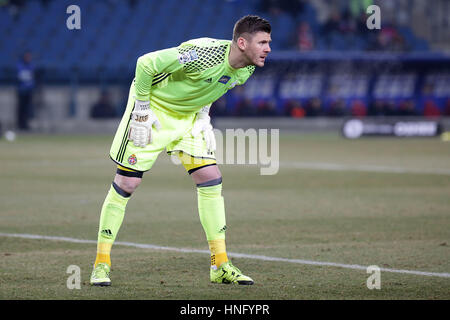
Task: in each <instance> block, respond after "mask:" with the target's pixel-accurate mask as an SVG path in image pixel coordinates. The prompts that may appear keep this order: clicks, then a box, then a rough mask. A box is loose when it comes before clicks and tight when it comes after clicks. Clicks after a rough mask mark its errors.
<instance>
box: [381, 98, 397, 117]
mask: <svg viewBox="0 0 450 320" xmlns="http://www.w3.org/2000/svg"><path fill="white" fill-rule="evenodd" d="M384 113H385V115H387V116H397V115H398V112H397V108H396V107H395V103H394V102H392V101H388V102H385V104H384Z"/></svg>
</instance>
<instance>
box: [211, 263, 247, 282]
mask: <svg viewBox="0 0 450 320" xmlns="http://www.w3.org/2000/svg"><path fill="white" fill-rule="evenodd" d="M210 278H211V282H213V283H237V284H242V285H252V284H253V283H254V282H253V279H252V278H250V277H248V276H246V275H243V274H242V272H241V270H239V269H238V268H236V267H235V266H233V265H232V264H231V262H230V261H228V262H225V263H223V264H222V265H221V266H220V267H219V268H218V269H217V270H214V269H213V268H211V271H210Z"/></svg>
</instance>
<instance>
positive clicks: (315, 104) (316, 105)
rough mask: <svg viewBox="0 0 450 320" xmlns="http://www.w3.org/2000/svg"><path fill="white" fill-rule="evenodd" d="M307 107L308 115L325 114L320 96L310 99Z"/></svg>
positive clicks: (318, 115) (317, 115)
mask: <svg viewBox="0 0 450 320" xmlns="http://www.w3.org/2000/svg"><path fill="white" fill-rule="evenodd" d="M305 109H306V116H307V117H320V116H323V115H324V112H323V109H322V101H321V100H320V99H319V98H313V99H310V100H309V101H308V103H307V104H306V108H305Z"/></svg>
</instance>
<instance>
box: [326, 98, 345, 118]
mask: <svg viewBox="0 0 450 320" xmlns="http://www.w3.org/2000/svg"><path fill="white" fill-rule="evenodd" d="M346 115H347V112H346V109H345V102H344V100H342V99H338V100H336V101H334V102H332V103H331V104H330V107H329V109H328V112H327V116H329V117H343V116H346Z"/></svg>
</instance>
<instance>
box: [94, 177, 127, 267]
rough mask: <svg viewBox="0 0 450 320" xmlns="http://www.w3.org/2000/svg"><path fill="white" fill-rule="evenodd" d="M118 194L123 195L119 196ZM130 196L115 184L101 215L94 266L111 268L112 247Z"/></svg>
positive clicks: (110, 190) (106, 199)
mask: <svg viewBox="0 0 450 320" xmlns="http://www.w3.org/2000/svg"><path fill="white" fill-rule="evenodd" d="M118 192H120V193H122V195H121V194H119V193H118ZM129 199H130V195H129V194H128V196H127V194H126V193H124V192H123V191H122V190H120V188H118V186H117V185H115V184H114V183H113V185H112V186H111V188H110V189H109V192H108V194H107V196H106V198H105V201H104V203H103V207H102V212H101V214H100V224H99V230H98V238H97V257H96V259H95V263H94V266H96V265H97V264H98V263H107V264H108V265H109V266H111V258H110V254H111V247H112V245H113V243H114V240H115V239H116V236H117V233H118V232H119V229H120V226H121V225H122V221H123V217H124V215H125V208H126V205H127V203H128V200H129Z"/></svg>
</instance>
